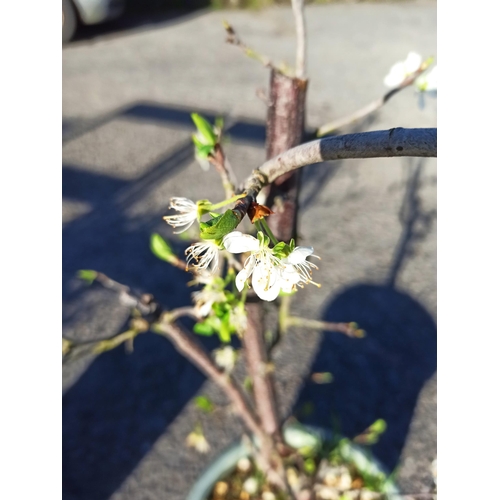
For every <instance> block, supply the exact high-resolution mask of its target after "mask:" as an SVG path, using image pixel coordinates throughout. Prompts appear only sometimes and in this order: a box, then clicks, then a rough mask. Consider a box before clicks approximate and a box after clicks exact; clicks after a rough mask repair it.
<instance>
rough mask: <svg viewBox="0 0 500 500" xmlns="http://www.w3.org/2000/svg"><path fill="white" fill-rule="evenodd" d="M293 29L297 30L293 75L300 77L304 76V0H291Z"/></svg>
mask: <svg viewBox="0 0 500 500" xmlns="http://www.w3.org/2000/svg"><path fill="white" fill-rule="evenodd" d="M292 10H293V16H294V17H295V30H296V32H297V54H296V62H295V76H296V77H297V78H300V79H302V80H303V79H304V78H305V77H306V42H307V38H306V23H305V17H304V0H292Z"/></svg>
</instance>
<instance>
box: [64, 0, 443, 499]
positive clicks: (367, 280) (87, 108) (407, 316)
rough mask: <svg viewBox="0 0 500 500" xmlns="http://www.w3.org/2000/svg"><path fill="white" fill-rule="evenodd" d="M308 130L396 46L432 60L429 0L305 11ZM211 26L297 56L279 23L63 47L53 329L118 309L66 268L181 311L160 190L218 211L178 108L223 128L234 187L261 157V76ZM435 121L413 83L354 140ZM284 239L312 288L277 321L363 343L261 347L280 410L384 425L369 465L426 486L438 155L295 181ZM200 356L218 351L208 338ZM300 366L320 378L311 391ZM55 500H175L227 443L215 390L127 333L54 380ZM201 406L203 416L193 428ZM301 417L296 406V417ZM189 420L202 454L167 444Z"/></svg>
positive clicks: (396, 55) (212, 18)
mask: <svg viewBox="0 0 500 500" xmlns="http://www.w3.org/2000/svg"><path fill="white" fill-rule="evenodd" d="M306 15H307V24H308V31H309V35H310V38H309V53H308V56H309V64H308V74H309V77H310V90H309V94H308V124H309V125H310V126H318V125H321V124H323V123H324V122H326V121H328V120H331V119H332V118H336V117H339V116H342V115H343V114H345V113H348V112H351V111H354V110H356V109H357V108H358V107H360V106H362V105H364V104H366V103H368V102H370V101H371V100H372V99H374V98H376V97H378V96H380V94H381V93H382V92H383V91H384V87H383V84H382V80H383V77H384V76H385V74H386V73H387V71H388V69H389V68H390V66H391V65H392V64H393V63H394V62H396V61H398V60H402V59H404V58H405V57H406V54H407V53H408V52H409V51H410V50H415V51H417V52H420V53H421V54H422V55H424V56H427V55H435V54H436V9H435V2H426V1H420V2H414V3H412V2H404V3H400V4H399V3H398V4H373V3H370V4H334V5H318V6H310V7H307V10H306ZM222 19H227V20H228V21H230V22H231V23H232V24H233V25H234V27H235V28H236V29H237V31H238V33H239V34H240V35H241V37H242V38H243V39H244V40H245V42H246V43H247V44H248V45H250V46H252V47H254V48H255V49H256V50H258V51H260V52H262V53H265V54H267V55H269V56H270V57H271V58H272V59H273V61H275V62H277V63H278V62H280V61H281V60H285V61H287V62H289V63H292V62H293V60H294V46H295V45H294V27H293V19H292V16H291V12H290V10H289V9H286V8H273V9H268V10H263V11H261V12H239V11H238V12H236V11H235V12H232V11H231V12H210V13H202V14H199V15H193V16H190V17H186V18H180V19H178V20H176V21H175V22H168V23H165V24H156V25H155V26H154V27H152V28H151V29H143V28H141V29H139V30H137V31H134V30H130V31H127V32H124V33H120V34H117V35H110V36H108V37H107V36H103V37H101V38H97V39H94V40H91V41H79V42H77V43H74V44H71V45H70V46H68V47H67V48H65V49H64V50H63V242H64V251H63V280H64V281H63V294H64V295H63V300H64V308H63V312H64V317H63V331H64V333H65V335H66V336H68V337H70V338H81V339H83V338H97V337H100V336H102V337H105V336H107V335H110V334H113V333H115V332H117V331H119V330H120V329H123V328H124V322H125V320H126V317H127V310H126V308H125V307H124V306H121V305H120V304H119V302H118V301H117V299H116V297H114V296H113V295H112V294H110V293H108V292H106V291H104V290H99V289H98V288H93V287H92V288H86V287H84V286H82V285H81V283H79V282H78V281H76V280H75V279H74V274H75V272H76V270H78V269H81V268H92V269H98V270H100V271H103V272H105V273H106V274H108V275H109V276H111V277H113V278H115V279H117V280H118V281H122V282H124V283H127V284H129V285H131V286H133V287H134V288H136V289H137V290H140V291H148V292H151V293H153V294H154V295H155V296H157V297H158V298H159V299H160V300H162V301H163V303H165V304H166V305H168V306H171V307H175V306H178V305H182V304H185V302H186V300H188V299H189V292H190V290H189V289H187V288H186V287H185V283H186V282H187V281H189V277H188V276H185V275H184V274H183V273H182V272H181V271H178V270H175V269H171V268H170V267H169V266H168V265H167V264H164V263H162V262H161V261H159V260H157V259H156V258H155V257H153V256H152V255H151V253H150V251H149V248H148V241H149V235H150V233H151V232H153V231H156V232H160V233H161V234H163V235H164V236H165V237H168V238H169V239H171V240H172V241H173V242H174V244H175V245H176V247H177V248H178V249H179V251H182V250H183V248H184V247H185V243H183V242H182V241H181V240H179V239H175V238H174V237H173V235H172V233H171V231H170V230H169V228H168V227H167V226H166V225H165V224H164V222H163V221H162V220H161V216H162V215H164V214H165V213H166V209H167V206H168V200H169V198H170V197H171V196H179V195H180V196H188V197H190V198H193V199H198V198H211V199H214V200H215V199H219V198H220V197H221V196H222V191H221V189H220V186H219V183H218V178H217V176H216V175H215V173H214V172H213V171H211V172H209V173H207V174H204V173H202V171H201V169H200V168H199V166H198V165H197V164H196V163H195V162H194V161H193V150H192V145H191V142H190V134H191V133H192V131H193V127H192V125H191V121H190V118H189V113H190V112H192V111H198V112H201V113H204V114H205V115H207V116H211V115H212V116H215V115H219V114H224V115H226V116H228V122H229V125H230V129H229V136H230V137H231V142H230V143H229V144H228V146H227V152H228V155H229V158H230V161H231V163H232V165H233V166H234V168H235V170H236V173H237V175H238V176H239V178H240V179H241V178H243V177H244V176H245V175H248V173H249V172H250V171H251V169H252V168H255V167H256V166H258V165H259V164H260V163H261V162H262V161H263V159H264V150H263V137H264V136H263V132H264V130H263V121H264V117H265V106H264V104H263V103H262V102H261V101H260V100H259V99H258V98H257V97H256V96H255V90H256V89H257V88H259V87H262V88H265V87H266V85H267V82H268V72H267V70H266V69H264V68H262V67H260V66H259V65H258V63H256V62H254V61H251V60H248V59H247V58H245V57H244V56H243V55H242V54H241V53H240V51H238V50H237V49H236V48H235V47H231V46H228V45H226V44H224V33H223V29H222V25H221V20H222ZM435 125H436V102H435V101H428V105H427V107H426V108H425V109H424V110H419V109H418V107H417V100H416V96H415V95H414V94H413V92H412V90H411V89H407V90H405V91H403V92H401V93H400V94H399V95H398V96H396V97H394V99H393V100H391V101H390V102H389V103H388V105H387V106H386V107H384V108H383V109H382V110H381V111H380V112H379V113H378V114H377V115H376V116H375V117H374V118H373V120H371V121H369V122H368V123H365V124H363V127H364V128H363V130H376V129H386V128H391V127H395V126H402V127H427V126H435ZM301 201H302V207H303V210H302V214H301V222H300V232H301V236H302V241H303V243H304V244H306V245H313V246H314V248H315V253H316V254H318V255H320V256H321V258H322V261H321V266H320V268H321V270H320V273H319V274H318V280H319V281H320V282H321V283H322V285H323V286H322V288H321V289H315V288H312V287H311V288H308V289H306V290H305V291H302V292H301V293H300V297H298V298H297V300H296V301H295V303H294V312H295V313H296V314H299V315H303V316H306V317H311V318H323V319H327V320H332V321H350V320H354V321H357V322H358V323H359V324H360V325H361V326H362V327H363V328H365V329H366V330H367V332H368V336H367V338H366V339H364V340H353V339H347V338H344V337H341V336H340V335H338V334H325V335H323V334H320V333H318V332H313V331H304V330H294V331H292V332H291V333H290V334H289V335H287V337H286V338H285V339H284V341H283V343H282V344H281V345H280V347H279V349H278V352H277V360H276V362H277V378H278V384H279V394H280V405H281V408H282V412H283V414H284V415H289V414H290V413H291V412H293V411H295V412H298V413H300V411H301V408H304V403H313V407H314V408H315V411H314V413H313V415H310V416H309V417H303V418H304V419H307V418H308V419H309V420H310V421H313V422H316V423H320V424H322V425H332V421H336V422H340V423H341V427H342V429H343V431H344V432H345V433H346V434H347V435H354V434H356V433H357V432H360V431H361V430H363V429H364V428H365V427H366V426H368V425H369V424H370V423H372V422H373V421H374V420H375V419H377V418H385V419H386V420H387V422H388V430H387V432H386V434H385V435H384V436H383V438H382V440H381V442H380V443H379V444H378V445H377V446H376V447H375V449H374V452H375V454H376V455H377V456H378V457H379V458H381V460H383V461H384V462H385V463H386V465H387V466H388V467H393V466H394V465H395V464H396V463H397V462H398V461H401V469H400V472H399V476H398V479H399V482H400V485H401V486H402V488H403V490H404V491H405V492H407V493H412V492H423V491H426V490H427V489H428V488H430V486H431V473H430V469H429V467H430V463H431V461H432V460H433V459H434V458H435V455H436V377H435V370H436V331H435V328H436V326H435V319H436V221H435V219H436V161H435V160H434V159H426V160H417V159H406V158H402V159H375V160H359V161H358V160H350V161H342V162H336V163H331V164H329V166H328V167H325V166H324V165H317V166H312V167H308V168H306V169H305V172H304V189H303V193H302V199H301ZM207 345H208V346H209V347H213V346H214V345H215V343H214V342H212V340H211V339H209V340H207ZM311 371H330V372H332V373H333V375H334V382H333V383H332V384H329V385H321V386H318V385H315V384H312V383H311V382H309V381H308V380H309V374H310V372H311ZM63 389H64V397H63V441H64V442H63V476H64V481H63V491H64V498H66V499H78V500H81V499H92V500H100V499H103V500H104V499H107V498H112V499H113V500H117V499H123V500H125V499H127V500H131V499H142V498H144V499H146V498H147V499H164V498H168V499H174V500H180V499H183V498H184V497H185V495H186V492H187V490H188V489H189V486H190V484H192V481H193V479H194V478H195V477H196V476H197V475H198V474H199V471H200V470H201V469H202V468H203V467H204V466H205V465H206V464H207V463H208V462H209V461H210V459H211V458H213V457H214V456H216V455H217V453H218V452H219V451H220V450H221V449H223V448H224V447H225V446H226V445H227V444H229V443H230V442H231V441H232V440H233V439H234V438H235V437H236V436H237V435H238V433H239V432H240V426H239V424H238V422H237V421H236V420H235V419H234V417H233V416H231V414H230V412H229V411H228V407H227V402H226V401H225V399H224V397H223V396H222V395H221V394H220V392H219V391H218V390H217V389H216V388H215V387H213V385H212V384H211V383H209V382H207V381H206V380H205V379H204V377H203V376H202V375H201V374H200V373H199V372H198V371H197V370H196V369H194V368H192V367H191V366H190V365H189V364H188V363H186V362H185V361H184V360H183V359H182V358H181V357H180V356H178V355H177V353H176V352H175V351H174V349H173V348H172V347H171V346H170V345H169V343H168V342H167V341H165V340H163V339H161V338H157V337H155V336H154V335H149V334H148V335H144V336H143V338H139V339H137V341H136V344H135V350H134V352H133V353H132V354H127V353H126V352H124V351H122V350H117V351H116V352H110V353H106V354H104V355H102V356H101V357H99V358H97V359H92V360H84V361H81V362H78V363H75V364H73V365H71V366H68V367H64V369H63ZM197 394H206V395H208V396H209V397H210V398H211V399H213V400H214V401H215V402H217V403H219V404H220V408H219V409H218V410H217V411H216V412H214V413H213V414H211V415H208V416H207V415H200V412H199V410H198V409H197V408H196V407H195V405H194V404H193V402H192V399H193V397H194V396H195V395H197ZM309 406H310V405H309ZM196 422H201V423H202V425H203V427H204V429H205V431H206V434H207V438H208V440H209V442H210V444H211V446H212V449H211V451H210V453H209V454H208V455H207V456H200V455H197V454H196V452H194V451H192V450H190V449H187V448H186V447H185V446H184V440H185V437H186V435H187V434H188V433H189V432H190V430H191V429H192V428H193V426H194V425H195V424H196Z"/></svg>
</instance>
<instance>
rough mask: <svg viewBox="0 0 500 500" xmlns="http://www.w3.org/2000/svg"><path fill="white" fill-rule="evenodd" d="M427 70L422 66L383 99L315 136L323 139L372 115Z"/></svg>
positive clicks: (322, 127) (339, 119)
mask: <svg viewBox="0 0 500 500" xmlns="http://www.w3.org/2000/svg"><path fill="white" fill-rule="evenodd" d="M426 69H427V66H422V67H421V68H419V69H418V70H417V71H415V73H413V74H412V75H411V76H409V77H408V78H406V80H404V81H403V82H402V83H400V84H399V85H398V86H397V87H396V88H393V89H391V90H389V91H388V92H386V93H385V94H384V95H383V96H382V97H379V98H378V99H375V100H374V101H373V102H371V103H370V104H368V105H367V106H364V107H363V108H361V109H358V110H357V111H355V112H354V113H351V114H349V115H347V116H343V117H342V118H338V119H337V120H334V121H332V122H329V123H326V124H325V125H322V126H321V127H319V128H318V130H316V132H315V134H314V135H315V136H316V137H323V136H325V135H328V134H331V133H332V132H335V131H336V130H338V129H340V128H342V127H345V126H347V125H351V124H352V123H354V122H356V121H358V120H361V119H362V118H364V117H366V116H368V115H370V114H371V113H374V112H375V111H377V110H378V109H380V108H381V107H382V106H383V105H384V104H385V103H386V102H387V101H388V100H389V99H390V98H391V97H393V96H395V95H396V94H397V93H398V92H400V91H401V90H403V89H405V88H406V87H409V86H410V85H412V84H413V82H414V81H415V80H416V79H417V77H418V76H419V75H421V74H422V73H423V72H424V71H425V70H426Z"/></svg>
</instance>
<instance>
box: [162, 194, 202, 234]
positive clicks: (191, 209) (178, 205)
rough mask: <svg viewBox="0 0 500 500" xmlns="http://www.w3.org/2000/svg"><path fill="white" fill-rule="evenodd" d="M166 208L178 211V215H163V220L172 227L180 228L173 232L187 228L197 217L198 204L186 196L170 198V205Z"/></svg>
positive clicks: (177, 232)
mask: <svg viewBox="0 0 500 500" xmlns="http://www.w3.org/2000/svg"><path fill="white" fill-rule="evenodd" d="M168 208H171V209H173V210H177V212H179V214H178V215H168V216H165V217H163V220H164V221H165V222H166V223H167V224H170V225H171V226H172V227H174V228H177V227H179V228H182V229H181V230H180V231H174V234H179V233H182V232H183V231H186V230H188V229H189V228H190V227H191V226H192V225H193V222H194V221H195V220H196V219H197V218H198V205H197V204H196V203H195V202H194V201H191V200H190V199H188V198H181V197H174V198H170V206H169V207H168Z"/></svg>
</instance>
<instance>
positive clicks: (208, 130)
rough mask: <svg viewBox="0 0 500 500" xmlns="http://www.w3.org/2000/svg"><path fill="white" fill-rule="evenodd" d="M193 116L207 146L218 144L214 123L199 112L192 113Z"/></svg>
mask: <svg viewBox="0 0 500 500" xmlns="http://www.w3.org/2000/svg"><path fill="white" fill-rule="evenodd" d="M191 118H192V120H193V122H194V124H195V125H196V128H197V129H198V132H199V133H200V136H201V138H202V139H201V140H202V141H203V142H204V144H205V145H206V146H208V145H211V146H215V145H216V144H217V136H216V135H215V133H214V130H213V127H212V125H210V123H208V122H207V120H205V118H203V117H202V116H200V115H199V114H197V113H191Z"/></svg>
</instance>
